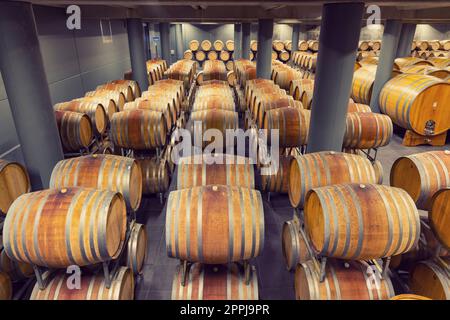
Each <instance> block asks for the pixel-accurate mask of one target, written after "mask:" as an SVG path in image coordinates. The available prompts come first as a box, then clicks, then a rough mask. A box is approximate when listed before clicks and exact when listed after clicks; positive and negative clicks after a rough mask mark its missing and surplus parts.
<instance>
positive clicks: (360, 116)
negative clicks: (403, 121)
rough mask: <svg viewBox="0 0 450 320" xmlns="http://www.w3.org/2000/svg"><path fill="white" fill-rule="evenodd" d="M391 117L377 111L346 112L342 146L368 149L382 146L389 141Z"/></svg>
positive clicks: (391, 128)
mask: <svg viewBox="0 0 450 320" xmlns="http://www.w3.org/2000/svg"><path fill="white" fill-rule="evenodd" d="M392 132H393V125H392V121H391V119H390V118H389V117H388V116H386V115H384V114H379V113H373V112H351V113H348V114H347V120H346V129H345V135H344V142H343V147H344V148H355V149H370V148H379V147H383V146H385V145H387V144H389V142H390V141H391V138H392Z"/></svg>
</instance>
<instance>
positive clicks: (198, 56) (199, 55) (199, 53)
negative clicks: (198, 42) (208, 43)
mask: <svg viewBox="0 0 450 320" xmlns="http://www.w3.org/2000/svg"><path fill="white" fill-rule="evenodd" d="M195 59H196V60H197V61H200V62H203V61H205V59H206V54H205V52H204V51H201V50H200V51H196V52H195Z"/></svg>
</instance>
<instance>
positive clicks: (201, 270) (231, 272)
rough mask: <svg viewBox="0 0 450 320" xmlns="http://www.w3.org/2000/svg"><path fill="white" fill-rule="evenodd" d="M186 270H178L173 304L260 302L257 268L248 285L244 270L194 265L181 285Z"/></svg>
mask: <svg viewBox="0 0 450 320" xmlns="http://www.w3.org/2000/svg"><path fill="white" fill-rule="evenodd" d="M182 274H183V271H182V266H178V267H177V270H176V273H175V276H174V278H173V284H172V300H258V277H257V274H256V269H255V267H251V269H250V283H249V284H248V285H247V284H246V281H245V273H244V270H242V267H241V266H239V265H238V264H236V263H232V264H229V265H215V266H211V265H205V264H201V263H194V264H193V265H192V266H190V268H189V270H188V273H187V275H186V285H185V286H184V287H183V286H182V285H181V281H182Z"/></svg>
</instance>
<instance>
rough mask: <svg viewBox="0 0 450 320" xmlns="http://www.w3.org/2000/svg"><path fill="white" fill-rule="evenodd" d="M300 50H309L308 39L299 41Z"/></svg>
mask: <svg viewBox="0 0 450 320" xmlns="http://www.w3.org/2000/svg"><path fill="white" fill-rule="evenodd" d="M298 50H300V51H307V50H308V42H307V41H306V40H300V41H299V42H298Z"/></svg>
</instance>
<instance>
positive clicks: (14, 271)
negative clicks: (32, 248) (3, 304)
mask: <svg viewBox="0 0 450 320" xmlns="http://www.w3.org/2000/svg"><path fill="white" fill-rule="evenodd" d="M2 272H3V273H6V274H7V275H8V276H9V278H10V279H11V281H12V282H16V281H21V280H23V279H26V278H31V277H32V276H34V270H33V266H32V265H31V264H28V263H23V262H19V261H15V260H13V259H10V258H9V257H8V255H7V254H6V252H5V250H2V251H1V253H0V273H2ZM0 287H1V285H0ZM0 300H1V299H0Z"/></svg>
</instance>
